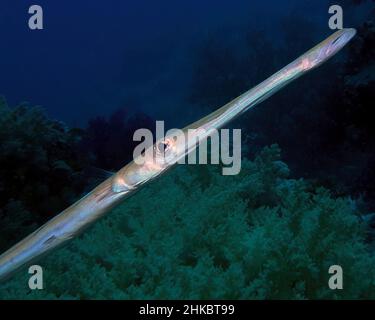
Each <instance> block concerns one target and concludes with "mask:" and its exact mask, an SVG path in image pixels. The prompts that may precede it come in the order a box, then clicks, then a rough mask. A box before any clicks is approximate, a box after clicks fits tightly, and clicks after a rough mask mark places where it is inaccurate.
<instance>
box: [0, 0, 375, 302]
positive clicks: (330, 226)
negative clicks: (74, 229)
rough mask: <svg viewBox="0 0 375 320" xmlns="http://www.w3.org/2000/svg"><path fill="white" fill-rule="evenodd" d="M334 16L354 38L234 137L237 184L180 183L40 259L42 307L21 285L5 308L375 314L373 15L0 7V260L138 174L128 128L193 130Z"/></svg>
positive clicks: (24, 281) (171, 179) (317, 10)
mask: <svg viewBox="0 0 375 320" xmlns="http://www.w3.org/2000/svg"><path fill="white" fill-rule="evenodd" d="M32 4H39V5H41V6H42V7H43V12H44V29H43V30H34V31H32V30H30V29H29V28H28V26H27V20H28V18H29V14H28V8H29V6H30V5H32ZM331 4H340V5H341V6H342V7H343V10H344V26H345V27H355V28H356V29H357V32H358V33H357V36H356V37H355V38H354V39H353V40H352V41H351V42H350V43H349V45H348V46H347V47H346V48H345V49H344V50H343V51H342V52H340V54H338V55H337V56H335V57H334V58H333V59H332V60H330V61H329V62H327V63H325V64H324V65H323V66H322V67H321V68H319V69H318V70H315V71H313V72H312V73H310V74H308V75H307V76H305V77H303V78H301V79H299V80H298V81H297V82H295V83H293V84H291V85H290V86H288V87H286V88H285V89H283V90H282V91H281V92H280V93H278V94H277V95H275V96H274V97H272V98H270V99H269V100H267V101H266V102H264V103H262V104H261V105H259V106H257V107H256V108H254V109H253V110H251V111H249V112H247V113H246V114H244V115H242V116H241V118H239V119H237V120H235V121H234V122H233V123H232V124H231V126H230V127H231V128H241V129H242V149H243V152H242V169H241V172H240V174H239V175H236V176H222V175H221V168H220V166H217V165H216V166H215V165H205V166H203V165H199V166H198V165H195V166H194V165H192V166H177V167H176V168H174V169H173V170H171V171H170V172H169V173H168V174H167V175H165V176H163V177H161V178H160V179H159V180H157V181H154V182H153V183H152V184H150V185H148V186H146V187H145V188H144V189H142V190H141V191H139V192H138V193H137V194H135V195H134V196H133V197H131V198H129V199H127V200H126V201H124V202H123V203H122V204H121V205H120V206H119V207H117V208H116V209H114V210H113V211H112V212H111V213H108V214H107V216H106V217H105V218H103V219H102V220H100V221H99V222H97V223H96V224H95V225H94V226H93V227H91V228H90V229H88V230H87V231H86V232H85V233H84V234H83V235H82V236H80V237H79V238H77V239H75V240H73V241H72V242H71V243H69V244H68V245H67V246H65V247H63V248H61V249H58V250H57V251H54V252H53V253H51V254H49V255H48V256H47V257H45V258H43V259H42V260H40V261H39V262H38V264H40V265H42V266H43V270H44V277H45V279H44V283H45V288H44V290H30V289H29V287H28V278H29V276H30V275H29V274H28V273H27V270H26V269H25V270H23V271H22V270H21V271H20V272H19V273H17V274H16V275H15V276H14V277H13V278H12V279H10V280H8V281H6V282H3V283H1V284H0V299H372V298H375V268H374V266H375V184H374V180H375V126H374V122H373V121H374V120H373V119H374V116H375V111H374V108H373V107H374V101H375V90H374V89H375V88H374V82H375V60H374V57H375V25H374V16H375V15H374V14H375V5H374V4H375V2H374V1H372V0H347V1H338V0H337V1H327V0H318V1H317V0H314V1H312V0H311V1H308V0H306V1H300V0H298V1H297V0H294V1H286V0H285V1H270V0H268V1H240V0H232V1H211V0H207V1H195V0H192V1H171V0H167V1H160V2H155V1H146V0H141V1H137V2H135V1H134V2H133V1H115V0H112V1H106V2H103V1H90V2H89V3H88V2H84V1H80V2H77V1H71V0H66V1H63V2H62V1H59V2H57V1H54V2H51V1H42V0H38V1H37V3H34V1H33V2H31V1H25V0H19V1H10V0H4V1H2V2H1V4H0V5H1V8H0V38H1V39H2V50H1V54H0V70H1V77H0V95H1V98H0V253H2V252H3V251H5V250H6V249H8V248H9V247H10V246H12V245H13V244H15V243H16V242H17V241H19V240H21V239H22V238H24V237H25V236H27V235H28V234H29V233H30V232H32V231H34V230H35V229H37V228H38V227H39V226H41V225H42V224H43V223H45V222H46V221H48V220H49V219H51V218H52V217H54V216H55V215H57V214H58V213H60V212H61V211H62V210H63V209H65V208H66V207H68V206H69V205H70V204H72V203H74V202H75V201H77V200H78V199H80V198H81V197H82V196H83V195H85V194H86V193H87V192H88V191H90V189H92V188H93V187H94V186H95V184H97V183H98V180H99V179H100V178H99V177H94V176H92V175H90V173H92V171H94V170H92V168H100V169H104V170H107V171H116V170H119V169H120V168H121V167H123V166H124V165H125V164H126V163H127V162H129V161H131V160H132V153H133V150H134V147H135V146H136V143H135V142H133V139H132V137H133V133H134V131H135V130H136V129H138V128H149V129H151V130H154V129H155V121H156V120H165V121H166V124H167V127H168V128H173V127H184V126H185V125H187V124H189V123H191V122H193V121H195V120H197V119H199V118H201V117H202V116H204V115H206V114H208V113H209V112H211V111H213V110H215V109H217V108H218V107H220V106H222V105H224V104H225V103H226V102H228V101H230V100H231V99H233V98H235V97H237V96H238V95H240V94H241V93H243V92H244V91H246V90H248V89H249V88H251V87H253V86H255V85H256V84H258V83H259V82H261V81H262V80H264V79H265V78H267V77H268V76H269V75H271V74H272V73H274V72H276V71H277V70H279V69H280V68H281V67H283V66H284V65H286V64H287V63H289V62H290V61H292V60H293V59H294V58H296V57H297V56H299V55H300V54H302V53H304V52H305V51H306V50H308V49H309V48H311V47H312V46H314V45H315V44H317V43H318V42H319V41H321V40H323V39H324V38H325V37H326V36H328V35H329V34H331V33H332V32H333V31H332V30H330V29H329V28H328V19H329V17H330V15H329V14H328V8H329V6H330V5H331ZM331 265H340V266H342V268H343V270H344V289H343V290H330V289H329V287H328V285H327V282H328V279H329V276H330V275H329V274H328V268H329V267H330V266H331Z"/></svg>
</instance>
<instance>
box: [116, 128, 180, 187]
mask: <svg viewBox="0 0 375 320" xmlns="http://www.w3.org/2000/svg"><path fill="white" fill-rule="evenodd" d="M182 136H184V132H182V131H180V132H178V133H174V132H172V133H171V134H169V135H168V136H165V137H164V138H162V139H159V140H158V141H156V143H155V144H153V145H152V146H150V147H148V148H146V149H145V150H144V151H143V152H142V153H141V154H139V155H137V156H135V157H134V160H133V161H132V162H131V163H129V164H128V165H126V166H125V167H124V168H123V169H121V170H120V171H118V172H117V173H116V175H115V176H114V177H113V182H112V190H113V191H114V192H127V191H131V190H134V189H136V188H138V187H139V186H140V185H143V184H145V183H147V182H150V181H152V180H153V179H155V178H156V177H158V176H159V175H160V174H162V173H163V172H164V171H166V170H168V169H169V168H171V167H172V166H173V165H174V164H176V163H177V161H178V160H179V159H180V158H181V156H182V155H184V154H185V143H184V139H181V137H182Z"/></svg>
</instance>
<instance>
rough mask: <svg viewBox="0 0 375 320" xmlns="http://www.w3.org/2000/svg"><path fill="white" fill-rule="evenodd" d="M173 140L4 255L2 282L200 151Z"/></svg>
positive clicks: (300, 70)
mask: <svg viewBox="0 0 375 320" xmlns="http://www.w3.org/2000/svg"><path fill="white" fill-rule="evenodd" d="M355 34H356V30H355V29H342V30H339V31H337V32H335V33H334V34H332V35H331V36H330V37H328V38H327V39H326V40H324V41H323V42H321V43H319V44H318V45H317V46H315V47H314V48H312V49H311V50H309V51H308V52H306V53H305V54H303V55H302V56H300V57H299V58H297V59H296V60H294V61H293V62H292V63H290V64H288V65H287V66H286V67H284V68H283V69H281V70H280V71H278V72H276V73H275V74H273V75H272V76H270V77H269V78H268V79H266V80H265V81H263V82H262V83H260V84H259V85H257V86H255V87H254V88H252V89H250V90H249V91H247V92H245V93H243V94H242V95H240V96H239V97H237V98H236V99H234V100H232V101H231V102H229V103H227V104H226V105H224V106H223V107H221V108H219V109H218V110H216V111H214V112H213V113H211V114H209V115H207V116H206V117H204V118H202V119H200V120H199V121H197V122H194V123H193V124H191V125H190V126H187V127H186V128H184V129H183V130H181V131H180V134H183V135H187V131H188V130H189V131H190V132H191V130H192V129H193V132H196V135H197V136H199V139H200V140H199V141H201V140H202V139H204V138H208V137H209V136H210V134H212V132H213V131H215V130H217V129H220V128H222V127H223V126H224V125H225V124H227V123H228V122H229V121H231V120H233V119H234V118H236V117H237V116H239V115H240V114H242V113H243V112H245V111H247V110H248V109H250V108H251V107H253V106H255V105H256V104H258V103H260V102H262V101H263V100H265V99H267V98H268V97H270V96H271V95H272V94H274V93H275V92H277V91H278V90H280V89H281V88H283V87H284V86H285V85H286V84H288V83H290V82H291V81H293V80H295V79H297V78H298V77H300V76H302V75H303V74H305V73H306V72H308V71H310V70H312V69H314V68H316V67H318V66H319V65H321V64H322V63H323V62H325V61H327V60H328V59H329V58H330V57H332V56H333V55H335V54H336V53H337V52H338V51H339V50H340V49H342V48H343V47H344V46H345V45H346V44H347V43H348V42H349V41H350V40H351V38H353V37H354V35H355ZM194 129H195V130H194ZM175 138H176V137H175V136H172V135H169V136H168V135H167V136H166V137H164V138H163V139H162V140H159V141H156V143H155V144H154V145H153V146H150V147H149V148H148V149H147V150H146V151H150V152H146V153H145V154H143V155H142V156H143V157H144V161H143V163H141V164H140V162H142V161H136V160H137V158H134V160H133V161H132V162H130V163H129V164H127V165H126V166H125V167H123V168H122V169H121V170H120V171H118V172H117V173H115V174H113V175H112V176H111V177H109V178H108V179H107V180H105V181H104V182H102V183H101V184H99V185H98V186H97V187H96V188H95V189H94V190H92V191H91V192H90V193H88V194H87V195H85V196H84V197H83V198H82V199H80V200H78V201H77V202H76V203H74V204H73V205H71V206H70V207H68V208H67V209H66V210H64V211H63V212H61V213H60V214H59V215H57V216H55V217H54V218H52V219H51V220H49V221H48V222H47V223H45V224H44V225H43V226H41V227H40V228H39V229H37V230H36V231H34V232H33V233H31V234H30V235H29V236H27V237H26V238H25V239H23V240H21V241H20V242H19V243H17V244H16V245H14V246H13V247H11V248H10V249H9V250H7V251H6V252H5V253H3V254H2V255H1V256H0V280H4V279H6V278H8V277H9V276H11V275H12V274H13V273H14V272H15V271H17V270H18V269H20V268H21V267H23V266H26V265H28V264H30V263H31V262H34V261H35V260H36V259H38V258H40V257H41V256H42V255H44V254H46V253H47V252H50V251H51V250H53V249H55V248H57V247H58V246H60V245H62V244H63V243H65V242H66V241H68V240H70V239H73V238H74V237H76V236H77V235H79V234H80V233H81V232H82V231H83V230H84V229H85V228H87V227H88V226H90V225H91V224H92V223H93V222H95V221H96V220H98V219H99V218H100V217H102V216H103V215H104V214H105V213H107V212H108V211H110V210H111V209H112V208H113V207H115V206H116V205H118V204H119V203H120V202H122V201H123V200H124V199H125V198H127V197H129V196H130V195H132V194H133V193H134V192H135V191H137V190H139V188H140V187H141V186H143V185H145V184H146V183H148V182H150V181H152V180H154V179H155V178H157V177H158V176H160V175H162V174H163V173H165V172H166V171H167V170H168V169H169V168H171V167H172V166H173V164H174V163H176V162H177V161H178V160H179V159H181V158H182V157H185V156H186V155H187V154H188V153H189V152H191V151H192V150H194V149H195V148H196V147H197V144H196V140H194V139H175ZM180 141H188V143H185V142H184V143H180ZM150 148H152V149H150ZM150 155H152V156H150ZM139 156H141V155H139ZM167 160H168V161H167ZM174 160H175V161H174Z"/></svg>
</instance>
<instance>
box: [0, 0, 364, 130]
mask: <svg viewBox="0 0 375 320" xmlns="http://www.w3.org/2000/svg"><path fill="white" fill-rule="evenodd" d="M35 3H36V4H39V5H41V6H42V8H43V10H44V30H36V31H31V30H30V29H29V28H28V25H27V21H28V18H29V16H30V15H29V14H28V12H27V11H28V8H29V6H30V5H32V4H35ZM327 8H328V4H327V1H323V0H321V1H302V2H301V1H296V0H294V1H269V0H268V1H239V0H235V1H222V0H221V1H204V2H202V1H171V0H168V1H158V2H155V1H145V0H142V1H114V0H112V1H105V2H104V1H90V2H89V3H88V2H85V1H78V2H77V1H71V0H67V1H63V2H62V1H59V2H57V1H42V0H40V1H37V2H35V1H25V0H21V1H10V0H5V1H4V0H3V1H2V2H1V8H0V40H1V44H2V45H1V58H0V70H1V78H0V94H2V95H4V96H5V97H6V99H7V100H8V103H9V104H10V105H12V106H13V105H16V104H18V103H20V102H22V101H28V102H30V104H32V105H41V106H43V107H44V108H45V109H46V110H47V112H48V114H49V115H50V116H52V117H54V118H57V119H59V120H62V121H65V122H67V123H68V124H69V125H73V126H77V125H79V126H82V125H85V124H86V122H87V120H88V119H89V118H92V117H93V116H96V115H106V114H110V113H111V112H112V111H114V110H115V109H117V108H120V107H123V106H127V108H130V109H131V110H134V111H136V110H143V111H146V112H147V113H148V114H150V115H152V116H153V117H156V118H159V119H169V120H171V123H173V124H175V125H185V124H187V123H188V121H189V120H190V119H193V118H195V113H194V112H193V111H191V108H190V106H189V103H188V102H186V96H187V95H188V94H189V92H188V91H189V84H190V81H191V74H190V73H191V70H192V68H191V66H192V64H193V63H194V58H195V56H194V52H195V51H194V50H195V48H196V46H198V45H199V44H200V43H202V41H204V40H205V39H206V38H207V37H208V36H209V35H210V34H212V33H216V34H217V33H222V34H223V38H222V41H223V42H224V41H226V39H228V38H232V39H241V33H243V32H244V31H249V30H253V29H254V30H255V29H257V30H263V31H264V32H265V33H266V34H267V36H269V37H270V39H272V40H273V41H276V42H277V41H280V38H281V34H282V33H283V29H282V27H281V21H282V19H283V18H285V17H288V16H290V15H292V14H294V15H300V16H302V17H303V18H304V19H307V20H308V21H310V22H311V23H312V24H315V25H316V31H317V34H316V35H314V38H315V39H316V40H317V41H318V40H320V39H321V38H322V37H323V36H326V35H327V34H328V33H329V32H330V31H329V29H328V27H327V22H326V21H324V20H328V13H327V10H328V9H327ZM350 10H353V12H352V13H351V15H350V17H349V15H348V17H347V19H346V20H345V23H346V24H347V25H350V24H353V23H355V21H357V20H359V21H360V20H361V19H357V18H356V15H355V14H353V13H354V11H358V10H360V9H358V8H355V9H350ZM361 10H363V9H361ZM295 28H298V25H297V24H296V25H295ZM236 37H237V38H236ZM311 45H313V44H311ZM241 46H242V44H241V41H238V42H237V43H236V45H235V47H234V48H233V50H234V51H239V52H241ZM306 49H307V47H306ZM300 53H301V52H295V55H298V54H300ZM286 62H288V61H286ZM246 72H251V70H247V71H246ZM177 115H178V116H177Z"/></svg>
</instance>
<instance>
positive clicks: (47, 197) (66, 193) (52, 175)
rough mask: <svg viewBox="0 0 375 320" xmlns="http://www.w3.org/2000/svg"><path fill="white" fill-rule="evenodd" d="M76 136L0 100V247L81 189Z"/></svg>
mask: <svg viewBox="0 0 375 320" xmlns="http://www.w3.org/2000/svg"><path fill="white" fill-rule="evenodd" d="M79 139H80V134H79V132H78V131H77V130H69V129H68V128H66V127H65V126H64V125H63V124H62V123H60V122H58V121H53V120H50V119H48V118H47V117H46V116H45V114H44V113H43V111H42V110H41V109H40V108H37V107H30V106H28V105H27V104H22V105H20V106H18V107H16V108H9V107H8V106H7V104H6V102H5V100H4V99H3V98H1V101H0V234H1V237H0V251H2V250H4V249H6V247H9V246H10V245H11V244H12V243H14V242H16V241H17V240H20V239H21V238H22V237H23V236H25V235H26V234H27V233H29V232H30V231H31V230H33V229H35V227H36V226H37V225H38V224H40V223H42V222H44V221H45V220H48V219H50V218H51V217H52V216H53V215H55V214H56V213H58V212H59V211H61V210H62V209H65V207H66V206H68V205H69V204H71V203H72V202H74V201H75V200H76V199H77V197H78V196H79V195H80V194H81V193H82V191H83V188H84V185H85V183H84V179H83V177H82V176H81V175H80V171H81V169H82V167H83V166H84V165H85V163H87V160H86V159H85V157H83V156H81V154H80V152H78V149H77V146H78V142H79Z"/></svg>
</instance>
